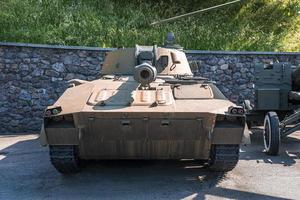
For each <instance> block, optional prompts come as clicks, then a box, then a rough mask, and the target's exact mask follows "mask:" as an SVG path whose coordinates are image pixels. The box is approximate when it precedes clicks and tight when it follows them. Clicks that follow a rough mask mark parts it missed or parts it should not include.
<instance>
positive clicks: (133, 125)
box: [41, 34, 245, 173]
mask: <svg viewBox="0 0 300 200" xmlns="http://www.w3.org/2000/svg"><path fill="white" fill-rule="evenodd" d="M168 38H169V41H170V40H172V38H173V35H172V34H171V35H169V37H168ZM170 38H171V39H170ZM244 127H245V115H244V109H243V108H242V107H238V106H236V105H235V104H233V103H231V102H230V101H229V100H227V99H226V98H225V97H224V95H223V94H222V93H221V92H220V91H219V89H218V88H217V87H216V86H215V85H214V84H213V83H212V82H210V81H208V80H206V79H204V78H201V77H194V76H193V73H192V71H191V69H190V66H189V63H188V61H187V58H186V55H185V53H184V52H183V51H182V49H181V48H180V46H178V45H174V43H172V42H168V43H167V45H166V46H164V47H157V46H138V45H136V46H135V48H122V49H118V50H116V51H112V52H109V53H108V54H107V55H106V58H105V62H104V64H103V67H102V76H101V77H100V78H99V79H98V80H94V81H83V80H72V81H71V86H70V87H69V88H68V89H67V90H66V91H65V92H64V93H63V94H62V96H61V97H60V98H59V99H58V100H57V102H56V103H55V104H54V105H52V106H49V107H48V108H47V109H46V111H45V115H44V124H43V128H42V132H41V139H42V141H43V144H45V145H49V150H50V158H51V162H52V164H53V165H54V167H55V168H56V169H57V170H58V171H59V172H61V173H73V172H77V171H79V169H80V162H82V161H83V160H90V159H92V160H113V159H145V160H148V159H178V160H179V159H195V160H205V161H207V164H208V165H209V166H210V168H211V169H212V170H216V171H229V170H232V169H233V168H234V167H235V165H236V164H237V162H238V158H239V145H240V143H241V141H242V136H243V132H244Z"/></svg>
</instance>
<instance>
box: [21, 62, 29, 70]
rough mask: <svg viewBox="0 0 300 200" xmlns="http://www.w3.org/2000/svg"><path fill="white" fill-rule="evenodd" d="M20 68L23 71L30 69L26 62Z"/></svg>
mask: <svg viewBox="0 0 300 200" xmlns="http://www.w3.org/2000/svg"><path fill="white" fill-rule="evenodd" d="M19 68H20V70H21V71H29V66H28V65H26V64H20V66H19Z"/></svg>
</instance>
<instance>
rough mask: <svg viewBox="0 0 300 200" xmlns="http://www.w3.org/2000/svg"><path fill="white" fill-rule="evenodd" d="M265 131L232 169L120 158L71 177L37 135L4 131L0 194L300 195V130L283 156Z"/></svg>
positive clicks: (0, 138) (0, 139)
mask: <svg viewBox="0 0 300 200" xmlns="http://www.w3.org/2000/svg"><path fill="white" fill-rule="evenodd" d="M260 136H261V135H260V134H255V135H253V136H252V138H251V139H252V142H253V144H252V145H248V146H243V147H242V150H241V159H240V162H239V164H238V166H237V167H236V168H235V169H234V170H233V171H232V172H230V173H227V174H222V173H212V172H208V171H207V170H206V169H203V168H202V167H201V166H199V164H198V163H197V162H191V161H188V162H182V161H181V162H180V161H163V162H161V161H149V162H140V161H131V162H128V161H127V162H117V161H116V162H100V163H91V164H90V165H89V166H87V167H86V168H85V169H84V170H83V172H82V173H80V174H77V175H73V176H68V177H66V176H62V175H60V174H59V173H57V172H56V171H55V170H54V168H53V167H52V166H51V164H50V163H49V157H48V151H47V148H42V147H40V146H39V143H38V140H37V139H36V138H37V135H26V136H13V135H11V136H0V199H96V198H97V199H203V198H206V199H219V198H220V199H222V198H226V199H228V198H229V199H285V198H289V199H300V160H299V159H300V133H298V134H294V135H292V136H291V137H289V138H288V139H287V140H286V141H284V142H283V148H282V152H281V154H280V156H278V157H270V156H266V155H265V154H264V153H263V152H262V144H261V138H259V137H260Z"/></svg>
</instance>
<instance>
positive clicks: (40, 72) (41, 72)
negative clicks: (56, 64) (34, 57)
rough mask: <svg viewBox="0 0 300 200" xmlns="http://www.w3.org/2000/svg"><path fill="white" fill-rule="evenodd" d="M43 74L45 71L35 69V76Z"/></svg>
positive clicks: (33, 73)
mask: <svg viewBox="0 0 300 200" xmlns="http://www.w3.org/2000/svg"><path fill="white" fill-rule="evenodd" d="M43 74H44V70H43V69H39V68H36V69H34V71H33V72H32V75H33V76H42V75H43Z"/></svg>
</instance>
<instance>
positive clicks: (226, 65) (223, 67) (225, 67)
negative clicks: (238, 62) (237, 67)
mask: <svg viewBox="0 0 300 200" xmlns="http://www.w3.org/2000/svg"><path fill="white" fill-rule="evenodd" d="M228 67H229V65H228V64H223V65H221V67H220V68H221V69H222V70H227V69H228Z"/></svg>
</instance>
